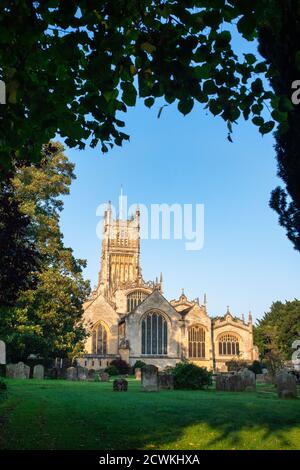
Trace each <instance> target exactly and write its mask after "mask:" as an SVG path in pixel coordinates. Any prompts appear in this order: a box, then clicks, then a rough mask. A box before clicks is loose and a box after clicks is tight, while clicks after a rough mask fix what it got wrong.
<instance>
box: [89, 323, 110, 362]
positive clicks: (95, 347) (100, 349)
mask: <svg viewBox="0 0 300 470" xmlns="http://www.w3.org/2000/svg"><path fill="white" fill-rule="evenodd" d="M92 354H100V355H101V356H105V355H106V354H107V331H106V328H105V326H104V325H102V323H97V325H96V326H94V328H93V331H92Z"/></svg>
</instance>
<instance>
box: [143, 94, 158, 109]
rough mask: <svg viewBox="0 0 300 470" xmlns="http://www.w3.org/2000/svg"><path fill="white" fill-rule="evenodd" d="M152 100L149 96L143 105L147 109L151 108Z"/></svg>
mask: <svg viewBox="0 0 300 470" xmlns="http://www.w3.org/2000/svg"><path fill="white" fill-rule="evenodd" d="M154 101H155V100H154V98H153V97H152V96H150V97H149V98H146V99H145V101H144V103H145V105H146V106H147V108H151V106H153V104H154Z"/></svg>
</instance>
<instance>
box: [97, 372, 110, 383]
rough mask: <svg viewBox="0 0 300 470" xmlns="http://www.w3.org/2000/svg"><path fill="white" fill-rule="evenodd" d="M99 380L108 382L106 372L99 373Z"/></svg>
mask: <svg viewBox="0 0 300 470" xmlns="http://www.w3.org/2000/svg"><path fill="white" fill-rule="evenodd" d="M99 378H100V382H109V374H108V373H107V372H102V373H101V374H99Z"/></svg>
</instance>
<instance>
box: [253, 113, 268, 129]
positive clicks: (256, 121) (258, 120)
mask: <svg viewBox="0 0 300 470" xmlns="http://www.w3.org/2000/svg"><path fill="white" fill-rule="evenodd" d="M252 122H253V124H254V125H255V126H259V127H261V126H263V124H264V122H265V121H264V118H262V117H261V116H255V117H254V118H253V119H252Z"/></svg>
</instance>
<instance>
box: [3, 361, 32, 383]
mask: <svg viewBox="0 0 300 470" xmlns="http://www.w3.org/2000/svg"><path fill="white" fill-rule="evenodd" d="M6 376H7V377H10V378H12V379H29V376H30V367H29V366H27V365H26V364H24V362H18V364H7V367H6Z"/></svg>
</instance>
